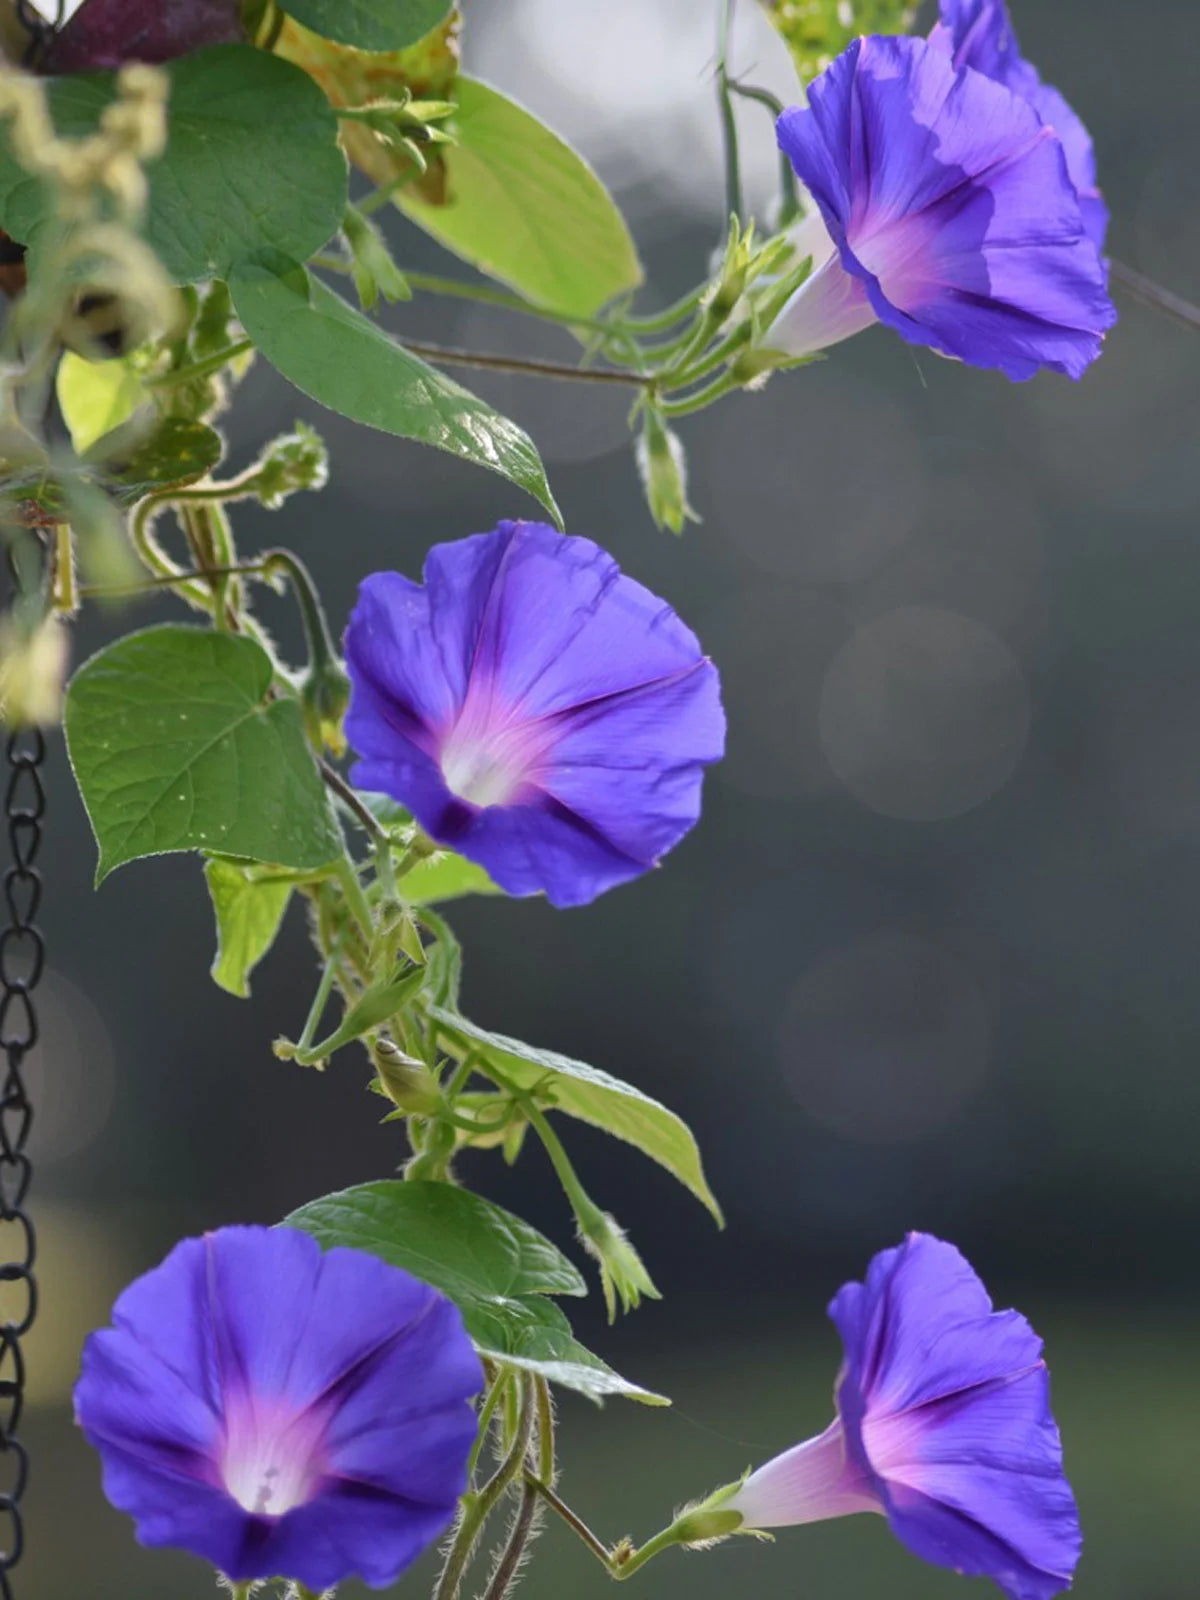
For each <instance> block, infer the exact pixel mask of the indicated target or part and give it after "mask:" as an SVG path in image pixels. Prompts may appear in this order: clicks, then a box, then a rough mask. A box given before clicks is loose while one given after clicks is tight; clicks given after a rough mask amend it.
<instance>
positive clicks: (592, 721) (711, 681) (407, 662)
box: [345, 522, 725, 906]
mask: <svg viewBox="0 0 1200 1600" xmlns="http://www.w3.org/2000/svg"><path fill="white" fill-rule="evenodd" d="M424 576H425V582H424V585H423V586H422V585H419V584H416V583H412V582H410V580H409V579H408V578H405V577H402V576H401V575H400V573H398V572H378V573H375V574H374V575H373V576H371V577H369V578H367V579H366V581H365V582H364V583H363V585H362V587H361V589H360V591H359V599H358V604H357V606H356V607H355V609H354V613H353V615H352V616H351V618H350V624H349V627H348V628H347V630H346V640H345V649H346V666H347V669H348V671H349V673H350V679H351V682H352V684H353V692H352V695H351V700H350V710H349V713H348V715H347V718H346V734H347V737H348V739H349V741H350V744H351V746H352V747H353V749H354V750H355V751H356V752H357V753H358V755H359V757H360V759H359V761H358V762H357V763H356V765H355V767H354V769H353V771H352V774H351V776H352V778H353V780H354V782H355V783H356V784H357V785H358V786H359V787H360V788H364V789H375V790H382V791H383V792H384V793H385V794H388V795H391V796H392V798H393V799H395V800H398V801H400V802H401V804H402V805H405V806H407V807H408V809H409V810H410V811H411V812H412V813H413V815H414V816H415V817H416V818H417V820H418V821H419V822H420V824H421V826H422V827H423V828H424V829H425V830H426V831H427V832H428V833H429V834H430V835H431V836H432V837H433V838H434V839H436V840H437V841H438V842H439V843H441V844H444V845H447V846H449V847H450V848H451V849H454V850H457V851H460V852H461V853H462V854H463V855H465V856H469V857H470V858H471V859H472V860H474V861H478V862H479V863H480V864H481V865H482V866H484V867H486V868H487V870H488V872H489V873H490V874H491V875H492V877H493V878H494V879H495V880H496V882H497V883H498V884H499V885H500V886H501V888H503V889H506V890H507V891H508V892H509V893H510V894H518V895H522V894H536V893H537V892H538V891H539V890H544V891H545V893H546V895H547V896H548V897H549V899H550V900H551V901H552V902H553V903H554V904H555V905H558V906H569V905H581V904H583V903H585V902H586V901H589V900H593V899H595V897H596V896H597V895H598V894H600V893H602V892H603V891H604V890H605V889H610V888H612V887H613V886H614V885H615V884H618V883H623V882H625V881H626V880H627V879H629V878H634V877H637V876H638V875H639V874H640V873H643V872H645V871H646V870H647V869H648V868H650V867H652V866H654V865H655V864H656V863H657V861H658V859H659V857H660V856H662V855H663V854H664V853H665V852H666V851H668V850H670V849H671V847H672V846H673V845H675V844H677V843H678V842H679V840H680V839H681V838H682V837H683V835H684V834H685V833H686V832H687V831H688V829H689V828H690V827H691V826H692V824H693V823H694V822H695V821H696V819H697V817H698V816H699V814H700V788H701V781H702V778H703V773H704V767H705V765H706V764H707V763H709V762H712V761H717V760H719V759H720V757H721V754H722V751H723V748H724V739H725V718H724V713H723V712H722V710H721V699H720V685H719V682H718V679H717V673H716V669H715V668H714V667H713V665H712V663H711V662H710V661H708V660H707V659H706V658H705V656H704V655H703V654H702V652H701V650H700V646H699V644H698V643H697V642H696V637H695V635H694V634H693V633H692V632H691V630H690V629H689V628H687V627H685V626H684V624H683V623H682V622H681V621H680V620H679V618H678V617H677V616H676V615H675V613H674V611H672V610H671V608H670V606H668V605H666V604H665V603H664V602H663V601H661V600H659V599H657V598H656V597H655V596H654V595H652V594H651V593H650V592H649V590H647V589H643V587H642V586H641V584H640V583H635V582H634V580H633V579H632V578H627V577H625V576H624V575H623V574H622V572H621V571H620V569H619V568H618V566H617V564H616V562H615V561H613V559H612V557H611V556H608V555H606V554H605V553H604V551H603V550H601V549H600V548H599V546H597V545H595V544H593V543H592V542H591V540H590V539H577V538H571V539H568V538H564V537H563V536H562V535H561V534H558V533H556V532H555V531H554V529H553V528H550V527H547V526H545V524H543V523H537V522H502V523H501V524H500V525H499V527H497V528H496V529H494V530H493V532H491V533H483V534H476V535H475V536H473V537H472V538H468V539H462V540H459V541H458V542H457V543H455V544H442V545H436V546H435V547H434V548H433V549H432V550H431V551H430V553H429V555H428V557H427V559H426V562H425V574H424Z"/></svg>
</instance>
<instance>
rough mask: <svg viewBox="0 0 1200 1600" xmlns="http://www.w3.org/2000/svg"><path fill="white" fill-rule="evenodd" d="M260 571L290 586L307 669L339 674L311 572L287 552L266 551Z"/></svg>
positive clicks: (337, 657) (338, 663) (338, 666)
mask: <svg viewBox="0 0 1200 1600" xmlns="http://www.w3.org/2000/svg"><path fill="white" fill-rule="evenodd" d="M262 568H263V572H264V573H265V574H266V576H267V577H268V578H272V577H274V576H275V574H276V573H277V572H281V573H283V574H285V576H286V577H287V579H288V581H289V583H290V584H291V586H292V593H293V595H295V597H296V604H297V605H298V606H299V608H300V620H301V622H302V624H303V626H304V640H305V643H306V644H307V645H308V660H309V670H310V671H311V672H313V673H316V674H320V673H322V672H326V671H329V670H330V669H331V668H332V669H336V670H337V671H338V672H339V673H340V671H341V659H340V657H339V656H338V653H337V646H336V645H335V644H334V642H333V639H332V637H331V636H330V632H329V623H328V622H327V621H326V619H325V611H324V608H323V607H322V605H321V597H320V595H319V594H318V593H317V586H316V584H315V583H314V582H313V578H312V573H311V572H309V570H308V568H307V567H306V566H305V565H304V563H303V561H301V559H300V557H299V556H297V555H293V554H292V552H291V551H290V550H268V551H267V553H266V554H265V555H264V556H263V557H262Z"/></svg>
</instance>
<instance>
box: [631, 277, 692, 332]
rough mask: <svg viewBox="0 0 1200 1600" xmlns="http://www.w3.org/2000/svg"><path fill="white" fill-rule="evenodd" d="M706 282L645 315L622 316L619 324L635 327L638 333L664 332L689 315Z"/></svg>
mask: <svg viewBox="0 0 1200 1600" xmlns="http://www.w3.org/2000/svg"><path fill="white" fill-rule="evenodd" d="M707 287H708V285H707V284H703V283H701V284H697V286H696V287H695V288H694V289H689V290H688V292H687V294H685V295H684V296H683V297H682V298H681V299H679V300H675V301H673V302H672V304H671V305H669V306H664V307H663V309H662V310H661V311H654V312H651V313H650V315H649V316H645V317H623V318H622V319H621V324H622V326H623V327H626V328H636V329H637V331H638V332H639V333H664V332H666V330H667V329H668V328H673V327H674V326H675V324H676V323H677V322H682V321H683V319H684V318H685V317H688V316H690V315H691V313H692V312H693V311H695V309H696V307H697V306H698V305H699V304H700V302H701V300H702V299H703V298H704V291H705V289H706V288H707Z"/></svg>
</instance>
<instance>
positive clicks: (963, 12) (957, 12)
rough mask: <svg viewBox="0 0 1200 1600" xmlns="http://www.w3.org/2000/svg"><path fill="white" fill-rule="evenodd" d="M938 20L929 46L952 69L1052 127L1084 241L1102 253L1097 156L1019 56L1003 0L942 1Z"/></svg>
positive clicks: (1104, 214)
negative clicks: (967, 71) (1002, 90)
mask: <svg viewBox="0 0 1200 1600" xmlns="http://www.w3.org/2000/svg"><path fill="white" fill-rule="evenodd" d="M939 11H940V20H939V21H938V22H937V23H936V24H935V25H934V29H933V32H932V33H931V34H930V42H931V43H932V44H934V45H935V46H937V47H938V48H940V49H943V50H945V51H946V52H947V53H948V54H949V55H951V56H952V57H953V60H954V65H955V67H957V68H959V69H961V68H963V67H973V68H974V69H975V71H976V72H982V73H984V74H985V76H987V77H989V78H994V79H995V80H996V82H997V83H1002V84H1004V85H1005V86H1006V87H1007V88H1009V89H1011V90H1012V91H1013V93H1014V94H1018V95H1020V96H1021V98H1022V99H1023V100H1027V101H1028V102H1029V104H1030V105H1031V106H1032V107H1033V109H1034V110H1035V111H1036V112H1037V114H1038V116H1039V117H1041V119H1042V121H1043V122H1044V123H1045V124H1046V125H1047V127H1050V128H1053V129H1054V131H1055V133H1057V135H1058V137H1059V139H1060V140H1061V141H1062V147H1063V151H1064V154H1065V155H1066V159H1067V172H1068V173H1069V175H1070V178H1071V182H1072V183H1073V184H1074V185H1075V189H1076V191H1077V193H1078V196H1079V203H1080V207H1081V209H1082V211H1083V219H1084V224H1085V226H1086V228H1087V232H1088V237H1089V238H1090V239H1091V241H1092V243H1093V244H1094V245H1095V246H1096V249H1097V250H1103V248H1104V239H1105V235H1106V233H1107V230H1108V207H1107V206H1106V205H1105V204H1104V201H1103V199H1102V198H1101V195H1100V191H1099V189H1098V187H1097V183H1096V153H1095V147H1094V146H1093V144H1092V137H1091V135H1090V134H1089V133H1088V131H1087V128H1086V127H1085V126H1084V124H1083V121H1082V119H1081V118H1080V117H1079V116H1078V115H1077V114H1076V112H1075V111H1074V110H1073V109H1072V108H1071V106H1070V105H1069V104H1068V103H1067V101H1066V99H1065V98H1064V96H1063V95H1062V94H1060V93H1059V91H1058V90H1057V89H1055V88H1053V87H1052V86H1051V85H1050V84H1044V83H1043V82H1042V80H1041V78H1040V76H1039V75H1038V72H1037V69H1036V68H1035V67H1034V66H1033V65H1032V63H1031V62H1028V61H1026V60H1025V58H1024V57H1023V56H1022V54H1021V48H1020V45H1019V44H1018V43H1017V37H1016V34H1015V32H1014V31H1013V26H1012V21H1011V19H1010V17H1009V14H1008V7H1007V5H1006V4H1005V0H941V3H940V7H939Z"/></svg>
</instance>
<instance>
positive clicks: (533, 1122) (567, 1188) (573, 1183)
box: [504, 1085, 608, 1236]
mask: <svg viewBox="0 0 1200 1600" xmlns="http://www.w3.org/2000/svg"><path fill="white" fill-rule="evenodd" d="M504 1087H507V1085H504ZM514 1098H515V1099H516V1100H517V1102H518V1104H519V1105H520V1107H521V1110H522V1111H523V1112H524V1113H525V1116H526V1118H527V1119H528V1122H529V1126H530V1127H531V1128H532V1129H533V1131H534V1132H535V1133H536V1134H537V1136H538V1138H539V1139H540V1140H541V1141H542V1145H543V1147H544V1149H545V1151H546V1154H547V1155H548V1156H549V1157H550V1164H551V1166H552V1167H553V1168H554V1171H555V1174H556V1175H557V1177H558V1181H559V1183H561V1184H562V1187H563V1193H564V1194H565V1195H566V1197H567V1199H568V1200H569V1201H570V1204H571V1210H572V1211H573V1212H574V1213H575V1219H576V1221H577V1222H578V1223H579V1226H580V1229H581V1230H582V1231H583V1233H584V1234H585V1235H588V1236H594V1235H595V1233H596V1232H597V1231H598V1230H603V1229H604V1228H606V1227H607V1226H608V1219H607V1218H606V1217H605V1215H604V1213H603V1211H601V1209H600V1207H599V1206H598V1205H597V1204H596V1202H595V1201H594V1200H593V1199H592V1197H591V1195H589V1194H588V1192H587V1190H586V1189H585V1188H584V1187H583V1185H582V1183H580V1181H579V1175H578V1174H577V1173H576V1171H575V1168H574V1167H573V1166H572V1165H571V1159H570V1157H569V1156H568V1155H567V1152H566V1151H565V1150H564V1149H563V1146H562V1141H561V1140H560V1139H559V1137H558V1135H557V1134H556V1133H555V1131H554V1129H553V1128H552V1127H551V1126H550V1124H549V1122H548V1121H547V1119H546V1115H545V1113H544V1112H543V1111H542V1110H541V1109H540V1107H538V1106H537V1105H535V1104H534V1102H533V1101H532V1100H530V1099H529V1098H528V1097H527V1096H525V1095H520V1094H514Z"/></svg>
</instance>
